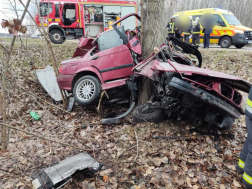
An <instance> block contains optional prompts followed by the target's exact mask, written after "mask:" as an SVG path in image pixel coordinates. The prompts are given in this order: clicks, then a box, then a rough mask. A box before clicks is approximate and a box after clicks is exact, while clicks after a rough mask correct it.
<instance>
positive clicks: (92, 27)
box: [35, 0, 137, 44]
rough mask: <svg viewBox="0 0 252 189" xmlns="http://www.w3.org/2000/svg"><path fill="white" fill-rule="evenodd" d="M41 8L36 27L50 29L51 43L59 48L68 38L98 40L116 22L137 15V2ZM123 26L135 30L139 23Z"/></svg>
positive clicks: (85, 0)
mask: <svg viewBox="0 0 252 189" xmlns="http://www.w3.org/2000/svg"><path fill="white" fill-rule="evenodd" d="M39 7H40V12H39V14H37V15H36V18H35V20H36V23H37V24H38V25H39V26H44V27H48V31H49V37H50V40H51V42H52V43H55V44H61V43H63V42H64V41H65V39H66V37H67V36H72V37H74V38H80V37H82V36H86V37H96V36H97V35H98V34H100V33H101V32H103V31H106V30H108V29H112V27H111V26H110V25H111V24H112V23H113V22H114V21H116V20H119V19H120V18H121V17H123V16H125V15H127V14H129V13H136V12H137V6H136V2H135V1H131V0H123V1H120V0H116V1H113V0H112V1H111V0H96V1H93V0H68V1H62V0H41V1H40V3H39ZM121 24H122V25H124V28H125V30H128V29H130V30H132V29H134V28H135V27H136V26H137V20H136V19H135V18H133V17H132V18H131V19H127V20H125V21H122V23H119V24H118V25H121Z"/></svg>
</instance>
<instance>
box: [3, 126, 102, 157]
mask: <svg viewBox="0 0 252 189" xmlns="http://www.w3.org/2000/svg"><path fill="white" fill-rule="evenodd" d="M0 125H2V126H4V127H8V128H11V129H15V130H18V131H21V132H24V133H26V134H29V135H32V136H35V137H37V138H40V139H42V140H46V141H51V142H55V143H58V144H61V145H63V146H69V147H72V148H75V149H79V150H84V151H87V152H93V149H85V148H80V147H77V146H74V145H71V144H67V143H63V142H58V141H55V140H52V139H48V138H45V137H44V136H40V135H38V134H36V133H32V132H29V131H26V130H23V129H19V128H16V127H13V126H10V125H7V124H4V123H1V122H0ZM97 150H105V149H97Z"/></svg>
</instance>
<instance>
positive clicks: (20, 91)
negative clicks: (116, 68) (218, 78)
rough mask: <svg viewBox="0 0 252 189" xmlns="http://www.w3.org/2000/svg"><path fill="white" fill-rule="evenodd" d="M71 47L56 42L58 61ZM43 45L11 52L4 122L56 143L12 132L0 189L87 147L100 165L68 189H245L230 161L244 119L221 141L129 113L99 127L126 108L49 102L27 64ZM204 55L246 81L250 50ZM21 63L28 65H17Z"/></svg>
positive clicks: (1, 156)
mask: <svg viewBox="0 0 252 189" xmlns="http://www.w3.org/2000/svg"><path fill="white" fill-rule="evenodd" d="M75 46H76V44H74V45H69V46H67V47H65V48H67V49H66V50H62V49H60V47H59V46H54V47H53V48H54V49H55V52H56V53H55V54H56V56H57V59H58V60H59V62H60V60H64V59H66V58H67V57H71V53H72V52H73V51H74V47H75ZM41 48H42V47H41V45H40V44H39V45H37V46H36V45H33V46H28V49H29V51H28V55H27V56H25V58H24V53H25V52H23V51H22V50H18V49H17V50H16V51H15V52H14V53H15V57H16V58H14V59H13V60H12V61H13V62H14V64H13V66H16V69H15V73H13V75H15V76H16V77H15V79H14V78H13V77H12V76H11V75H10V77H9V78H8V81H9V82H8V83H9V87H10V88H11V89H12V90H11V91H10V92H9V93H8V95H9V99H10V102H11V103H10V106H9V113H8V115H9V122H8V124H9V125H11V126H14V127H17V128H19V129H23V130H26V131H29V132H33V133H35V134H36V135H38V136H43V137H45V138H48V139H52V140H54V141H55V142H50V141H47V140H43V139H40V138H38V137H35V136H31V135H28V134H25V133H22V132H20V131H15V130H13V129H11V130H10V143H9V145H8V149H7V151H5V152H3V151H2V152H0V164H1V166H0V178H1V179H0V186H1V187H0V188H32V186H31V175H32V174H33V173H35V172H36V171H38V170H40V169H43V168H45V167H49V166H50V165H53V164H56V163H58V162H59V161H60V160H63V159H66V158H67V157H71V156H73V155H75V154H78V153H80V152H81V151H82V150H80V149H78V148H82V149H87V150H88V153H89V154H90V155H92V156H93V157H94V159H96V160H97V161H98V162H100V163H101V164H103V168H102V169H101V170H100V171H99V172H97V173H95V175H94V176H93V177H91V178H84V177H83V175H82V174H81V173H79V174H76V175H74V177H73V179H72V180H71V181H70V182H68V184H67V185H66V186H65V188H69V189H72V188H131V189H139V188H141V189H145V188H160V189H161V188H167V189H168V188H169V189H170V188H171V189H172V188H193V189H197V188H205V189H208V188H221V189H225V188H227V189H228V188H232V189H235V188H242V184H241V182H240V181H241V177H240V176H238V175H237V173H236V171H235V165H236V163H237V161H238V158H239V153H240V151H241V149H242V146H243V143H244V141H245V138H246V126H245V123H244V116H242V117H241V119H239V120H237V121H236V123H235V124H234V125H233V127H232V129H231V130H229V131H224V132H222V133H223V134H224V133H229V134H232V135H233V138H229V137H220V138H219V140H218V141H215V140H214V137H213V136H205V135H202V134H199V133H196V132H194V131H192V129H194V126H193V125H191V124H189V123H186V122H181V121H176V120H166V121H164V122H162V123H159V124H154V123H139V124H134V123H133V121H132V118H131V115H130V116H128V117H127V118H125V119H123V120H122V122H121V123H120V124H117V125H111V126H105V125H102V124H101V122H100V120H101V118H103V117H104V116H105V115H106V114H107V113H110V112H111V111H116V112H118V111H123V110H125V109H126V107H118V106H110V107H102V109H101V110H100V111H99V112H98V113H97V111H95V110H90V109H85V108H82V107H80V106H75V107H74V109H73V111H72V112H71V113H67V112H65V111H64V110H62V109H63V105H62V104H58V105H55V104H52V100H51V99H50V97H49V96H48V95H47V94H46V93H45V91H44V90H43V88H42V87H41V86H40V85H39V84H38V82H37V80H36V78H35V76H34V74H33V72H32V71H30V68H29V67H28V63H29V61H31V60H39V61H37V62H35V63H37V64H42V63H43V61H41V60H40V59H39V57H41V56H42V53H41V52H43V51H41ZM65 48H64V49H65ZM69 51H70V52H69ZM201 52H202V56H203V67H204V68H208V69H212V70H217V71H222V72H224V73H228V74H232V75H236V76H239V77H242V78H244V79H246V80H248V81H251V79H252V77H251V73H252V72H251V71H252V70H251V69H252V68H251V66H250V65H251V63H252V60H251V58H252V53H250V52H240V51H235V52H234V51H232V52H230V51H228V50H227V51H223V50H220V51H219V50H216V51H213V50H211V51H208V50H204V49H201ZM26 53H27V52H26ZM22 58H23V59H22ZM23 61H24V62H26V63H25V65H24V67H23V69H21V68H20V66H21V65H22V62H23ZM46 61H47V62H46V63H48V64H50V61H49V60H48V59H47V60H46ZM27 91H29V93H27ZM245 98H247V97H246V94H245ZM30 111H35V112H37V113H38V114H39V115H40V116H41V121H35V120H33V119H32V118H31V117H30V115H29V112H30ZM0 120H2V117H1V116H0ZM203 127H204V126H203ZM203 127H202V128H203ZM156 136H169V137H171V138H170V139H161V138H158V139H157V138H155V137H156ZM60 143H67V144H68V145H71V146H75V147H70V146H66V145H61V144H60Z"/></svg>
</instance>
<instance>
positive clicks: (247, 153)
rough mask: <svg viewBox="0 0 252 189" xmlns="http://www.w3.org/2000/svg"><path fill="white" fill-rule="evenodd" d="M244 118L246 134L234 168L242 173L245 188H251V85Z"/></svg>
mask: <svg viewBox="0 0 252 189" xmlns="http://www.w3.org/2000/svg"><path fill="white" fill-rule="evenodd" d="M245 120H246V127H247V132H248V135H247V139H246V141H245V143H244V145H243V149H242V151H241V154H240V159H239V163H238V165H237V166H236V169H237V172H238V173H240V174H243V177H242V178H243V179H242V180H243V183H244V184H245V186H246V188H252V87H251V88H250V91H249V96H248V100H247V106H246V110H245Z"/></svg>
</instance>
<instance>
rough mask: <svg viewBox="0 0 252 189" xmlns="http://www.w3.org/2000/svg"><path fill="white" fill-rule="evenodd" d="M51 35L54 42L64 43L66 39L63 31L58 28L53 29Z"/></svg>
mask: <svg viewBox="0 0 252 189" xmlns="http://www.w3.org/2000/svg"><path fill="white" fill-rule="evenodd" d="M49 36H50V40H51V42H52V43H54V44H62V43H63V42H64V41H65V39H64V36H63V33H62V32H61V31H60V30H58V29H54V30H51V31H50V35H49Z"/></svg>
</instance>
